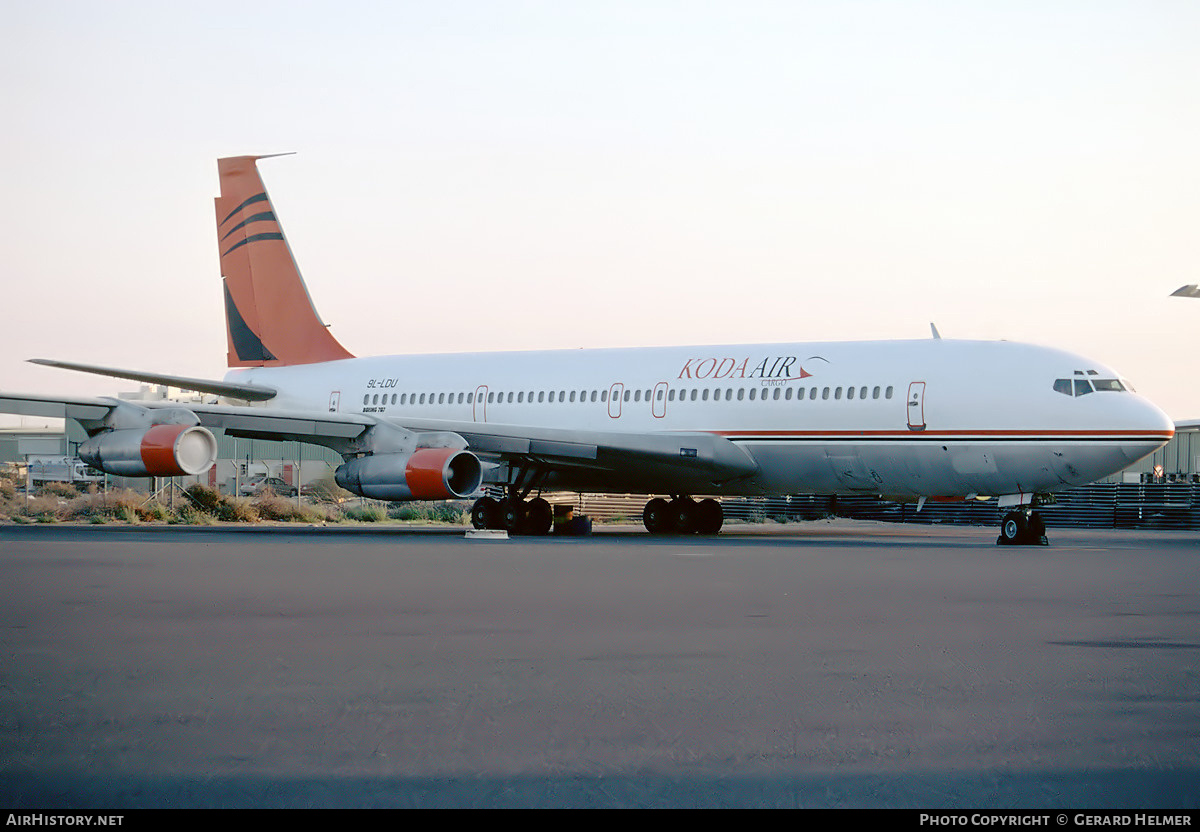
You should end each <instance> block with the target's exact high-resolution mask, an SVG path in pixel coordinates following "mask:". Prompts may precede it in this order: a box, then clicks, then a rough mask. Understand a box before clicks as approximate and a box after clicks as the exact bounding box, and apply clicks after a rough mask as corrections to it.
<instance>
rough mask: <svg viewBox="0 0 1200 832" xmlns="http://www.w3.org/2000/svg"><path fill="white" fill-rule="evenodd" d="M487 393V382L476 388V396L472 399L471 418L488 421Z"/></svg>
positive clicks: (477, 420)
mask: <svg viewBox="0 0 1200 832" xmlns="http://www.w3.org/2000/svg"><path fill="white" fill-rule="evenodd" d="M487 393H488V389H487V385H486V384H481V385H479V386H478V387H476V388H475V398H474V399H473V400H472V401H471V418H472V419H473V420H475V421H476V422H486V421H487Z"/></svg>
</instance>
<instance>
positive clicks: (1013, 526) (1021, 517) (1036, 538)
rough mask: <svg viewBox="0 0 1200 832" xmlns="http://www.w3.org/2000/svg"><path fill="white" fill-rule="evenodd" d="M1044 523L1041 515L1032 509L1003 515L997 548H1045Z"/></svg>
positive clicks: (1047, 541) (1046, 542) (1046, 541)
mask: <svg viewBox="0 0 1200 832" xmlns="http://www.w3.org/2000/svg"><path fill="white" fill-rule="evenodd" d="M1049 543H1050V541H1049V540H1048V539H1047V538H1046V523H1045V521H1044V520H1042V515H1041V514H1039V513H1038V512H1036V511H1033V510H1032V509H1019V510H1017V511H1010V512H1008V513H1007V514H1005V515H1004V520H1003V521H1002V522H1001V523H1000V536H999V537H997V538H996V545H997V546H1046V545H1048V544H1049Z"/></svg>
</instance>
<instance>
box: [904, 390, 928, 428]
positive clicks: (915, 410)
mask: <svg viewBox="0 0 1200 832" xmlns="http://www.w3.org/2000/svg"><path fill="white" fill-rule="evenodd" d="M908 429H909V430H925V382H923V381H914V382H913V383H912V384H910V385H908Z"/></svg>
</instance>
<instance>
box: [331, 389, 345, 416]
mask: <svg viewBox="0 0 1200 832" xmlns="http://www.w3.org/2000/svg"><path fill="white" fill-rule="evenodd" d="M341 406H342V391H341V390H334V391H333V392H332V393H330V394H329V412H330V413H337V412H338V408H339V407H341Z"/></svg>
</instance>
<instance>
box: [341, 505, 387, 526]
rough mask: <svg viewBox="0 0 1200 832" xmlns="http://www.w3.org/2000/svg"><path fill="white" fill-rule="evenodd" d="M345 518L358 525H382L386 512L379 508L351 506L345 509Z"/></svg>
mask: <svg viewBox="0 0 1200 832" xmlns="http://www.w3.org/2000/svg"><path fill="white" fill-rule="evenodd" d="M346 518H347V519H348V520H357V521H358V522H360V523H382V522H383V521H384V520H386V519H387V511H386V510H385V509H383V508H382V507H381V506H353V507H351V508H348V509H346Z"/></svg>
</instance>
